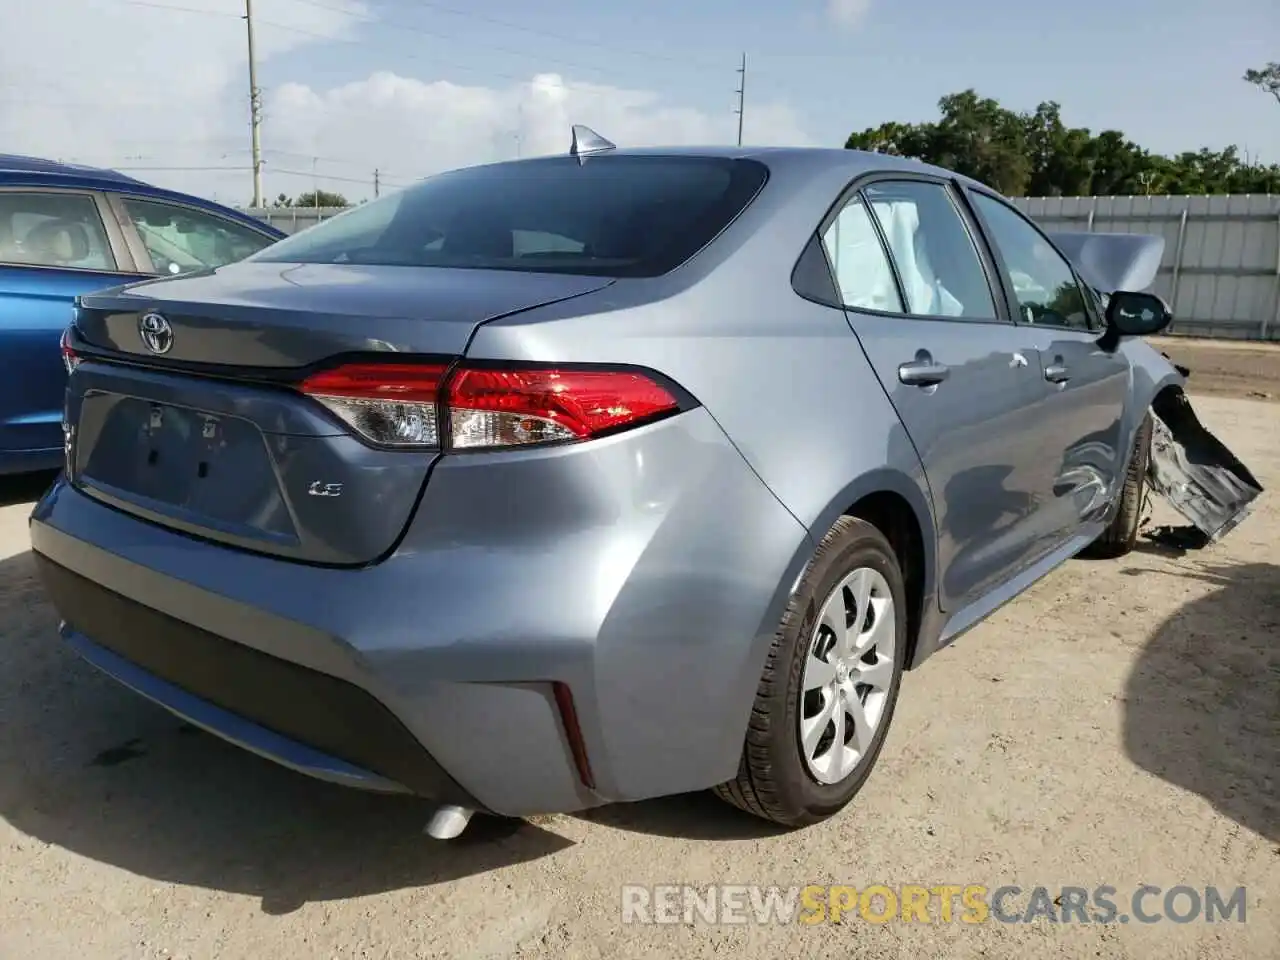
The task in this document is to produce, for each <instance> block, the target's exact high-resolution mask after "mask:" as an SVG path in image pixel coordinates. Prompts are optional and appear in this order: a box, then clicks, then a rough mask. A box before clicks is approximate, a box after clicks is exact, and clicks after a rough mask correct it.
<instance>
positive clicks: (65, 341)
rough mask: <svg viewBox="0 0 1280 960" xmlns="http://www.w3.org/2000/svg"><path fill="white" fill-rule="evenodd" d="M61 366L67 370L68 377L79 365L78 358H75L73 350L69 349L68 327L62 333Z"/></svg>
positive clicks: (69, 333)
mask: <svg viewBox="0 0 1280 960" xmlns="http://www.w3.org/2000/svg"><path fill="white" fill-rule="evenodd" d="M62 365H63V366H64V367H66V368H67V374H68V375H70V374H71V371H73V370H74V369H75V368H76V367H78V366H79V365H80V358H79V357H78V356H76V352H75V350H74V349H72V347H71V328H70V327H67V328H65V329H64V330H63V331H62Z"/></svg>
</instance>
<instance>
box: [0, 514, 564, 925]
mask: <svg viewBox="0 0 1280 960" xmlns="http://www.w3.org/2000/svg"><path fill="white" fill-rule="evenodd" d="M39 492H40V491H39V490H37V491H36V493H37V495H38V493H39ZM430 812H431V811H430V807H429V806H428V805H426V804H425V803H424V802H422V801H418V800H413V799H405V798H396V797H385V796H375V795H371V794H366V793H362V792H359V791H355V790H349V789H346V788H342V787H335V786H330V785H327V784H323V783H319V782H317V781H314V780H311V779H309V778H307V777H304V776H301V775H299V774H295V773H293V772H291V771H288V770H285V769H283V768H280V767H277V766H276V765H275V764H273V763H270V762H268V761H266V760H262V759H259V758H258V757H254V756H252V755H251V754H248V753H245V752H244V751H242V750H240V749H238V748H236V747H233V746H231V745H229V744H226V743H223V742H222V741H220V740H218V739H217V738H216V737H213V736H210V735H208V734H205V733H203V732H201V731H197V730H195V729H194V728H192V727H190V726H187V725H185V724H183V723H182V722H181V721H179V720H178V719H177V718H176V717H173V716H172V715H171V714H169V713H167V712H166V711H164V710H161V709H160V708H159V707H156V706H154V705H153V704H151V703H149V702H147V701H145V700H143V699H141V698H140V697H137V696H135V695H134V694H132V693H131V692H129V691H127V690H125V689H123V688H121V687H119V686H117V685H116V684H115V683H114V682H112V681H110V680H108V679H106V678H105V677H103V676H101V675H99V674H98V673H97V672H96V671H94V670H93V668H91V667H89V666H88V665H87V664H85V663H84V662H83V661H81V660H80V659H79V658H77V657H76V656H75V655H74V654H72V653H71V652H70V651H69V650H68V649H66V648H64V647H63V646H62V644H61V642H60V641H59V640H58V639H57V634H56V616H55V614H54V612H53V610H52V609H51V608H50V607H49V606H48V604H47V603H46V602H45V601H44V598H43V594H42V592H41V591H40V588H39V584H38V582H37V581H36V579H35V571H34V564H33V561H32V557H31V553H30V551H23V552H22V553H20V554H18V555H16V556H11V557H8V558H5V559H2V560H0V820H3V821H6V822H7V823H8V824H9V825H10V826H11V827H12V828H13V829H14V830H16V831H18V832H19V833H20V834H25V835H26V836H29V837H33V838H35V839H36V840H38V841H40V842H43V843H47V844H53V845H55V846H58V847H61V848H63V849H65V850H69V851H71V852H72V853H75V854H78V855H80V856H83V857H87V858H90V859H92V860H96V861H98V862H100V863H104V864H108V865H110V866H113V867H118V868H120V869H122V870H125V871H128V872H129V873H132V874H136V875H138V876H142V877H147V878H150V879H152V880H156V881H160V882H171V883H180V884H187V885H193V886H198V887H204V888H207V889H214V890H223V891H227V892H232V893H239V894H248V895H252V896H255V897H259V898H261V902H262V909H263V911H264V912H267V913H272V914H280V913H288V912H291V911H293V910H296V909H298V908H299V907H301V906H302V905H303V904H305V903H308V902H319V901H329V900H336V899H345V898H348V897H359V896H365V895H370V894H378V893H384V892H388V891H393V890H400V889H406V888H413V887H421V886H429V885H432V884H438V883H447V882H449V881H451V880H455V879H459V878H462V877H466V876H471V875H475V874H480V873H485V872H487V871H491V870H496V869H500V868H502V867H506V866H511V865H514V864H519V863H523V862H527V861H532V860H536V859H538V858H540V857H545V856H548V855H550V854H553V853H555V852H557V851H559V850H562V849H564V848H566V847H568V846H570V845H571V841H570V840H568V839H566V838H564V837H561V836H559V835H557V834H555V833H552V832H550V831H548V830H544V829H541V828H540V827H538V826H536V825H534V824H532V823H528V822H525V821H519V820H502V819H497V818H483V817H478V818H476V819H475V820H474V821H473V822H472V824H471V826H470V828H469V829H468V831H467V832H466V833H465V834H464V835H463V836H462V837H461V838H460V839H458V840H455V841H450V842H449V843H440V842H437V841H434V840H431V839H429V838H428V837H426V836H425V835H423V832H422V830H423V827H424V826H425V825H426V822H427V819H428V817H429V815H430ZM3 837H4V833H3V827H2V825H0V842H2V840H3Z"/></svg>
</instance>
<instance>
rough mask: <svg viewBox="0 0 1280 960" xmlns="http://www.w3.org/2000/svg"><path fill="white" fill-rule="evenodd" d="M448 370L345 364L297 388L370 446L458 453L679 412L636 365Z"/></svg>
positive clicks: (580, 436)
mask: <svg viewBox="0 0 1280 960" xmlns="http://www.w3.org/2000/svg"><path fill="white" fill-rule="evenodd" d="M447 372H448V368H447V367H445V366H441V365H419V364H398V363H362V364H347V365H345V366H341V367H337V368H335V369H333V370H326V371H323V372H321V373H317V374H314V375H313V376H311V377H308V378H307V379H306V380H305V381H304V382H303V383H302V385H301V389H302V391H303V392H304V393H306V394H307V395H309V396H312V397H314V398H315V399H316V400H319V401H320V402H321V403H323V404H324V405H325V406H326V407H328V408H329V409H330V410H331V411H333V413H335V414H336V415H337V416H338V417H340V418H341V419H342V420H343V421H344V422H346V423H347V424H348V425H349V426H351V427H352V428H353V429H355V430H356V431H358V432H359V433H360V434H361V435H363V436H364V437H365V438H366V439H368V440H370V441H372V442H373V443H377V444H380V445H383V446H411V447H445V446H448V447H450V448H452V449H455V450H483V449H495V448H503V447H513V446H524V445H528V444H541V443H557V442H566V441H574V440H588V439H591V438H592V437H597V436H600V435H601V434H603V433H607V432H610V431H613V430H617V429H621V428H625V427H628V426H632V425H637V424H640V423H643V422H645V421H647V420H650V419H651V418H653V417H656V416H659V415H661V414H665V413H672V412H674V411H676V410H679V409H680V401H679V400H678V399H677V398H676V397H675V396H673V395H672V393H671V392H670V391H669V390H667V389H666V388H665V387H663V386H662V385H661V384H659V383H658V382H657V381H655V380H654V379H652V378H651V377H649V376H647V375H645V374H644V373H641V372H638V371H634V370H561V369H548V368H524V369H492V368H483V367H466V366H462V367H459V368H457V369H456V370H454V371H453V372H452V373H451V374H449V376H448V380H447V382H446V380H445V375H446V373H447ZM440 423H444V425H445V428H446V432H447V434H448V435H447V436H446V437H441V436H440V435H439V424H440Z"/></svg>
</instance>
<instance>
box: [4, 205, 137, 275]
mask: <svg viewBox="0 0 1280 960" xmlns="http://www.w3.org/2000/svg"><path fill="white" fill-rule="evenodd" d="M0 263H11V264H23V265H28V266H39V267H61V268H64V269H71V270H115V269H116V261H115V257H114V256H113V255H112V253H111V244H110V243H109V242H108V241H107V233H106V230H105V229H103V226H102V217H101V216H100V215H99V214H98V204H97V202H96V201H95V200H94V198H93V196H92V195H90V194H85V193H53V192H49V193H40V192H37V191H32V192H26V191H16V190H14V191H9V190H0Z"/></svg>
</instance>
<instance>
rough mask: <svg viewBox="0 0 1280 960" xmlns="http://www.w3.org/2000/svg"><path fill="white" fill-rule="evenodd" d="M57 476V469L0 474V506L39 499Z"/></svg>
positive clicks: (9, 505) (10, 505)
mask: <svg viewBox="0 0 1280 960" xmlns="http://www.w3.org/2000/svg"><path fill="white" fill-rule="evenodd" d="M57 476H58V474H57V471H48V472H43V473H19V474H14V475H11V476H0V507H12V506H14V505H15V504H20V503H31V502H33V501H35V500H39V499H40V497H41V496H42V495H43V494H44V492H45V491H46V490H48V489H49V486H50V485H51V484H52V483H53V481H54V480H55V479H57Z"/></svg>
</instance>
